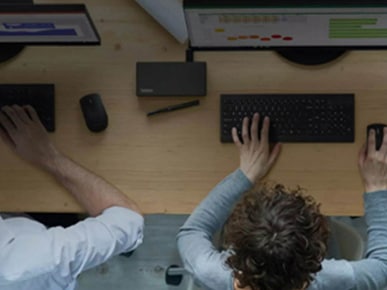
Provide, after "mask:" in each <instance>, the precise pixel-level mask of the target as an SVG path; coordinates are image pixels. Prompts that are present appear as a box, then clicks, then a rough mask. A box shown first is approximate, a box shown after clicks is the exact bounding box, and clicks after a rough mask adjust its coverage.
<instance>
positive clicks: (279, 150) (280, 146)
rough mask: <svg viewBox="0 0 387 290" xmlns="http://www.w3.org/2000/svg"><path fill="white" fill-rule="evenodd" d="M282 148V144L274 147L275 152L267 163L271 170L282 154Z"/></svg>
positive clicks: (273, 151)
mask: <svg viewBox="0 0 387 290" xmlns="http://www.w3.org/2000/svg"><path fill="white" fill-rule="evenodd" d="M281 148H282V144H281V143H277V144H275V145H274V147H273V150H272V151H271V153H270V155H269V160H268V162H267V163H268V165H269V168H270V167H272V166H273V164H274V163H275V161H276V160H277V158H278V155H279V154H280V152H281Z"/></svg>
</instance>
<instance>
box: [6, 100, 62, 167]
mask: <svg viewBox="0 0 387 290" xmlns="http://www.w3.org/2000/svg"><path fill="white" fill-rule="evenodd" d="M0 125H1V127H2V128H1V130H0V137H1V139H2V140H3V141H4V143H5V144H7V145H8V146H9V147H10V148H11V149H12V150H13V151H15V152H16V153H17V154H18V155H19V156H21V157H22V158H23V159H25V160H27V161H29V162H31V163H33V164H35V165H38V166H43V167H45V166H47V165H48V163H49V162H51V161H52V160H53V158H54V156H56V155H58V151H57V150H56V148H55V147H54V145H53V144H52V143H51V141H50V139H49V136H48V134H47V131H46V129H45V128H44V126H43V125H42V123H41V122H40V119H39V117H38V115H37V113H36V111H35V109H34V108H32V107H31V106H25V107H20V106H18V105H14V106H12V107H10V106H5V107H3V108H2V109H1V111H0Z"/></svg>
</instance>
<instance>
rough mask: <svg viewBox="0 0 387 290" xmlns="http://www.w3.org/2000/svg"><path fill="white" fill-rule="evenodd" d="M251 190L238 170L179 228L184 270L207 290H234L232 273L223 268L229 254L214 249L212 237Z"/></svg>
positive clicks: (212, 192)
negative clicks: (241, 198) (234, 207)
mask: <svg viewBox="0 0 387 290" xmlns="http://www.w3.org/2000/svg"><path fill="white" fill-rule="evenodd" d="M251 186H252V184H251V182H250V181H249V180H248V179H247V177H246V176H245V175H244V174H243V172H242V171H241V170H240V169H238V170H236V171H235V172H234V173H232V174H230V175H229V176H227V177H226V178H225V179H224V180H223V181H222V182H220V183H219V184H218V185H217V186H216V187H215V188H214V189H213V190H212V191H211V192H210V193H209V194H208V196H207V197H206V198H205V199H204V200H203V201H202V202H201V203H200V204H199V206H198V207H197V208H196V209H195V210H194V212H193V213H192V214H191V215H190V217H189V218H188V219H187V221H186V222H185V223H184V225H183V226H182V227H181V228H180V231H179V233H178V235H177V245H178V249H179V252H180V256H181V258H182V261H183V263H184V267H185V268H186V269H187V270H188V271H189V272H190V273H191V274H192V275H193V277H194V278H195V280H196V281H197V282H199V284H201V285H202V286H204V287H205V288H206V289H213V290H218V289H224V290H229V289H232V275H231V270H230V269H229V268H227V266H226V265H225V264H224V261H225V259H226V256H227V255H228V254H227V252H219V251H218V249H216V248H215V246H214V245H213V243H212V237H213V235H214V234H215V232H216V231H218V230H219V229H220V228H221V227H222V226H223V224H224V223H225V221H226V219H227V218H228V216H229V214H230V211H231V209H232V207H233V206H234V204H235V202H236V201H238V200H239V199H240V197H241V196H242V195H243V193H244V192H246V191H247V190H248V189H250V188H251Z"/></svg>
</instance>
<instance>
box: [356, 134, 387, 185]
mask: <svg viewBox="0 0 387 290" xmlns="http://www.w3.org/2000/svg"><path fill="white" fill-rule="evenodd" d="M383 130H384V132H383V133H384V137H383V143H382V145H381V147H380V149H379V150H376V148H375V142H376V140H375V130H373V129H372V130H371V131H370V133H369V136H368V140H367V143H366V144H364V145H363V147H362V148H361V150H360V153H359V162H358V164H359V169H360V174H361V176H362V179H363V182H364V187H365V191H366V192H372V191H378V190H387V127H385V128H384V129H383Z"/></svg>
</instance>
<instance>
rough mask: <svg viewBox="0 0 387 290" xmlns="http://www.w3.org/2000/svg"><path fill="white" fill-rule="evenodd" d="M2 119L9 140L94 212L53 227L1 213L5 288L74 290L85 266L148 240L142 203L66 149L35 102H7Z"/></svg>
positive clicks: (0, 284)
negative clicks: (44, 121) (59, 146)
mask: <svg viewBox="0 0 387 290" xmlns="http://www.w3.org/2000/svg"><path fill="white" fill-rule="evenodd" d="M0 125H1V128H0V136H1V139H2V140H3V141H4V143H5V144H7V145H8V146H9V147H10V148H11V149H12V150H13V151H14V152H15V153H16V154H17V155H19V156H20V157H21V158H23V159H24V160H26V161H28V162H29V163H31V164H33V165H35V166H37V167H38V168H40V169H42V170H45V171H46V172H48V173H50V174H51V175H52V176H53V177H54V178H55V179H56V180H57V182H58V183H59V184H60V185H62V186H63V187H65V188H66V189H67V190H68V191H69V192H70V193H71V194H72V195H73V196H74V197H75V198H76V199H77V201H78V202H79V203H80V204H81V205H82V206H83V207H84V208H85V210H86V211H87V213H88V214H89V215H90V217H89V218H87V219H85V220H83V221H80V222H78V223H77V224H75V225H73V226H70V227H67V228H63V227H52V228H48V229H47V228H46V227H45V226H44V225H42V224H40V223H38V222H37V221H34V220H31V219H28V218H26V217H9V218H4V217H0V261H1V263H0V289H1V290H2V289H7V290H24V289H28V290H45V289H47V290H57V289H58V290H59V289H61V290H62V289H65V290H72V289H75V286H76V278H77V276H78V275H79V274H80V273H81V272H82V271H84V270H87V269H89V268H92V267H94V266H97V265H99V264H101V263H103V262H105V261H106V260H108V259H109V258H110V257H112V256H114V255H118V254H120V253H124V252H129V251H132V250H134V249H135V248H137V247H138V246H139V245H140V244H141V243H142V239H143V227H144V219H143V216H142V215H141V212H140V209H139V207H138V206H137V204H136V203H135V202H134V201H133V200H131V199H130V198H129V197H128V196H126V195H125V194H124V193H122V192H121V191H120V190H119V189H117V188H116V187H114V186H113V185H111V184H110V183H108V182H107V181H105V180H104V179H103V178H101V177H99V176H97V175H96V174H94V173H92V172H91V171H89V170H87V169H85V168H83V167H82V166H80V165H79V164H77V163H76V162H74V161H73V160H71V159H70V158H69V157H67V156H66V155H65V154H63V153H62V152H60V151H59V150H58V149H57V148H56V147H55V146H54V144H53V143H52V142H51V141H50V139H49V136H48V134H47V132H46V130H45V128H44V127H43V125H42V124H41V122H40V120H39V117H38V115H37V113H36V111H35V110H34V109H33V108H32V107H31V106H25V107H20V106H17V105H14V106H6V107H3V108H2V109H1V111H0ZM0 194H1V193H0Z"/></svg>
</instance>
